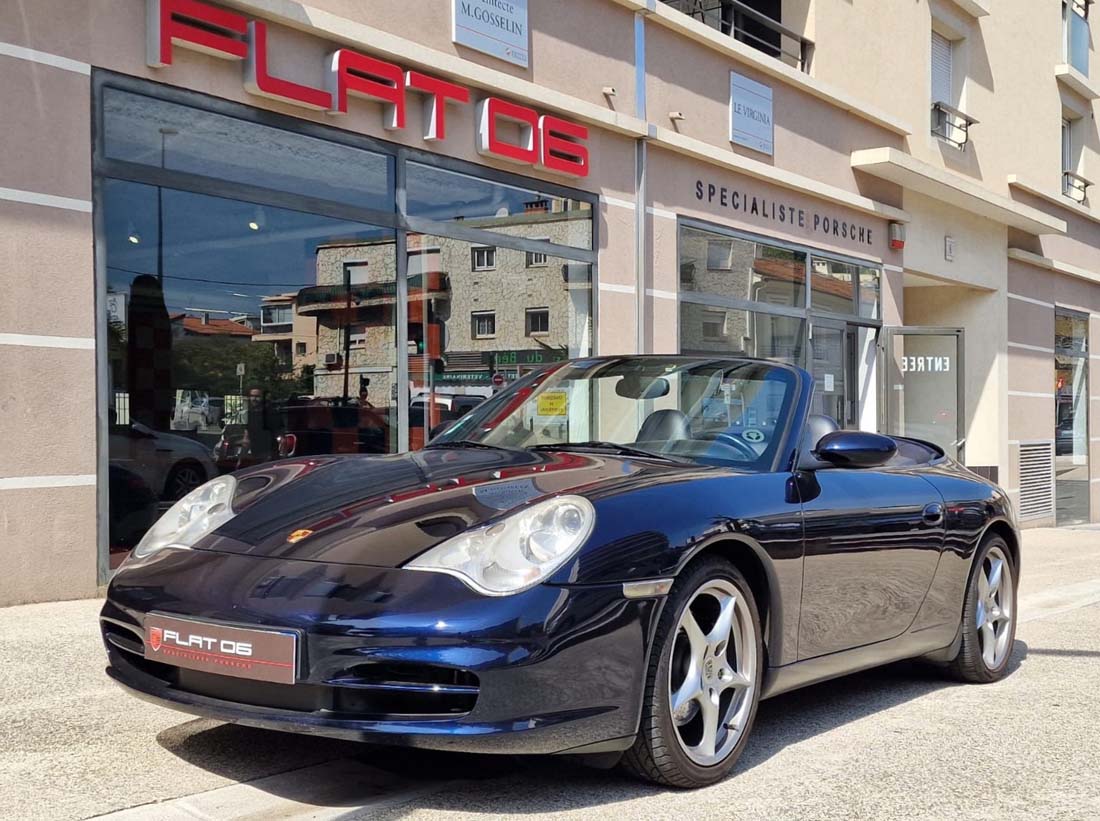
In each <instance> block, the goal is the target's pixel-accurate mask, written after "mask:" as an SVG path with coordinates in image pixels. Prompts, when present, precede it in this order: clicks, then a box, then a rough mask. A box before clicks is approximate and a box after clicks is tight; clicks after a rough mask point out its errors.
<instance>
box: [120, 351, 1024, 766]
mask: <svg viewBox="0 0 1100 821" xmlns="http://www.w3.org/2000/svg"><path fill="white" fill-rule="evenodd" d="M812 398H813V378H812V377H811V375H810V374H809V373H807V372H806V371H803V370H801V369H798V368H794V367H789V366H785V365H779V364H775V363H771V362H764V361H755V360H745V359H714V358H710V357H670V356H623V357H601V358H591V359H584V360H577V361H573V362H558V363H554V364H551V365H548V366H546V367H544V368H542V369H541V370H538V371H536V372H534V373H532V374H530V375H528V376H525V377H522V378H520V379H518V380H516V381H515V382H513V383H512V384H511V385H509V386H507V387H505V388H504V389H503V390H501V391H500V392H498V393H496V394H495V395H494V396H492V397H491V398H489V399H487V400H485V401H484V402H482V403H481V404H479V405H478V406H477V407H476V408H474V409H473V410H472V411H470V412H469V413H467V414H466V416H464V417H463V418H462V419H461V420H459V421H457V422H455V423H453V424H451V425H449V426H448V427H447V429H446V430H445V431H444V432H443V433H441V434H440V435H439V436H437V437H436V438H435V439H433V440H432V441H431V442H430V443H429V444H428V445H427V446H426V447H425V448H424V449H423V450H420V451H417V452H414V453H408V454H400V455H397V454H394V455H388V456H363V455H360V452H358V451H354V450H352V451H349V452H348V453H346V454H342V455H327V456H313V455H311V456H308V457H307V458H292V459H285V460H281V461H277V462H273V463H270V464H263V465H257V466H256V467H253V468H249V469H246V470H241V471H240V472H238V473H236V474H233V475H229V476H221V477H219V478H217V479H214V480H213V481H211V482H209V483H207V484H206V485H204V486H202V487H201V488H199V489H197V490H195V491H194V492H193V493H192V494H190V495H189V496H188V497H187V498H186V499H185V500H183V501H181V502H180V504H179V507H177V508H176V509H174V510H173V511H170V512H169V513H168V514H166V515H165V516H164V517H163V518H162V519H161V520H160V521H159V522H158V523H157V524H156V525H155V526H154V527H153V528H152V529H151V530H150V531H149V532H148V534H147V535H146V536H145V537H144V538H143V539H142V541H141V543H140V544H139V545H138V546H137V547H136V548H135V549H134V551H133V554H132V556H131V558H130V559H128V560H127V562H126V563H125V564H124V565H123V567H122V568H121V569H120V570H119V572H118V573H117V574H116V575H115V576H114V578H113V580H112V582H111V585H110V588H109V591H108V594H107V600H106V602H105V604H104V607H103V612H102V616H101V626H102V631H103V636H104V639H105V646H106V648H107V653H108V658H109V663H110V667H109V668H108V671H109V674H110V675H111V676H112V677H113V678H114V679H115V680H116V681H118V682H120V683H122V684H123V685H124V686H126V687H128V688H130V689H131V690H134V691H136V692H138V693H140V694H141V695H142V696H143V697H145V698H147V699H151V700H154V701H157V702H160V703H162V704H166V705H168V706H173V707H176V708H179V709H181V710H184V711H187V712H190V713H194V714H198V715H203V716H209V717H211V718H214V719H219V720H228V721H234V722H240V723H244V724H254V725H257V726H261V727H267V728H277V729H282V730H291V731H301V732H309V733H320V734H329V735H333V736H337V737H346V738H355V739H360V740H369V741H376V742H379V743H391V744H409V745H415V746H418V747H435V748H442V749H449V750H453V751H468V752H475V751H481V752H496V753H502V752H508V753H569V754H573V755H581V756H587V755H598V756H599V760H600V761H601V762H604V763H606V762H608V761H612V762H613V761H619V762H620V763H621V764H622V765H623V766H624V767H625V768H626V769H627V770H629V771H630V772H632V773H635V774H637V775H640V776H642V777H644V778H648V779H650V780H653V781H657V782H660V783H663V784H669V785H675V786H680V787H697V786H702V785H706V784H711V783H714V782H715V781H717V780H719V779H721V778H723V777H724V776H725V775H726V774H727V773H728V772H729V771H730V769H731V768H732V767H733V765H734V763H735V762H736V761H737V759H738V757H739V756H740V755H741V753H742V751H743V750H744V749H745V747H746V745H747V744H748V743H749V736H750V732H751V729H752V725H753V721H754V717H755V714H756V709H757V705H758V703H759V701H760V700H761V699H762V698H768V697H771V696H774V695H777V694H780V693H784V692H787V691H790V690H793V689H796V688H799V687H802V686H805V685H807V684H809V683H812V682H817V681H822V680H825V679H828V678H831V677H834V676H838V675H843V674H845V673H849V672H853V671H856V670H862V669H865V668H867V667H871V666H874V665H878V664H885V663H888V662H891V661H896V660H901V659H910V658H922V659H925V660H928V661H931V662H935V663H937V664H939V665H941V666H943V667H944V668H945V670H946V672H947V673H948V674H949V675H951V676H952V677H954V678H957V679H961V680H964V681H972V682H988V681H994V680H996V679H999V678H1001V677H1002V676H1004V675H1005V674H1006V673H1007V672H1008V671H1009V669H1010V666H1011V662H1010V658H1011V655H1012V646H1013V640H1014V633H1015V625H1016V609H1015V608H1016V585H1017V579H1018V573H1019V551H1018V546H1019V535H1018V532H1017V529H1016V525H1015V522H1014V518H1013V512H1012V507H1011V504H1010V503H1009V501H1008V498H1007V496H1006V494H1005V493H1004V492H1003V491H1002V490H1001V489H999V488H998V487H996V485H994V484H992V483H990V482H988V481H987V480H985V479H983V478H981V477H979V476H977V475H975V474H974V473H971V472H970V471H968V470H966V469H965V468H963V467H961V466H960V465H958V464H956V463H955V462H954V461H952V460H951V459H950V458H948V457H947V456H946V455H944V453H943V451H942V450H941V449H940V448H938V447H936V446H935V445H932V444H928V443H924V442H920V441H917V440H913V439H906V438H901V437H889V436H883V435H880V434H877V433H868V432H862V431H850V430H839V428H838V425H837V423H836V421H835V420H833V419H830V418H829V417H827V416H822V415H817V414H812V413H811V412H810V408H811V407H812ZM423 401H424V402H425V403H427V402H429V401H431V400H430V399H424V400H423ZM426 409H427V408H426ZM299 410H302V411H303V412H307V413H308V412H311V411H313V412H317V413H319V414H320V415H321V417H322V418H324V419H325V420H326V421H325V425H326V426H329V425H332V424H333V423H334V421H337V420H336V417H339V416H341V415H344V414H348V415H351V416H352V419H353V421H354V422H355V423H356V424H359V423H360V422H361V416H360V415H361V414H362V412H363V409H360V408H355V407H340V408H326V407H324V406H323V405H309V404H308V403H307V404H306V405H305V406H304V407H303V408H300V409H299ZM330 417H331V418H330ZM386 421H387V422H388V420H386ZM294 429H295V430H299V431H300V430H303V428H302V427H301V425H300V424H299V423H295V425H294ZM185 511H186V513H187V515H182V513H183V512H185ZM189 548H194V549H189ZM941 559H942V560H941ZM169 630H170V631H172V634H173V635H176V636H193V635H199V636H204V637H208V638H210V639H211V640H214V641H217V640H220V639H228V640H231V641H239V640H241V636H242V633H241V631H242V630H243V631H244V633H243V635H244V636H247V637H248V640H249V642H250V652H251V653H252V654H251V655H249V656H248V657H247V658H237V659H233V662H234V664H233V665H232V666H226V665H222V664H215V663H212V662H211V660H210V659H209V658H208V654H204V653H194V652H189V651H188V647H189V645H188V644H187V643H186V640H184V641H185V643H184V644H183V645H182V647H181V646H172V647H169V648H167V650H165V649H164V647H163V642H164V637H165V636H167V635H168V631H169ZM253 651H254V652H253ZM609 671H613V675H609ZM242 680H243V681H242ZM258 682H263V683H262V684H260V683H258ZM548 716H549V717H552V720H548V719H547V717H548Z"/></svg>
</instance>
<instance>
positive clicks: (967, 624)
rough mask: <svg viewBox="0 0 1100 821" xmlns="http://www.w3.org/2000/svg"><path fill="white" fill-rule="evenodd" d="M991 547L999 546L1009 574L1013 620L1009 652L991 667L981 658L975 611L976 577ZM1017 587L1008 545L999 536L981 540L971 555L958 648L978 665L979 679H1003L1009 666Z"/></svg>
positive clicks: (1017, 615)
mask: <svg viewBox="0 0 1100 821" xmlns="http://www.w3.org/2000/svg"><path fill="white" fill-rule="evenodd" d="M994 547H996V548H999V549H1000V551H1001V553H1002V554H1004V556H1005V560H1006V561H1007V563H1008V567H1009V571H1010V573H1011V575H1012V579H1011V582H1012V583H1011V584H1010V585H1009V587H1010V589H1011V592H1012V622H1011V623H1010V625H1009V630H1010V635H1009V639H1008V652H1007V653H1005V657H1004V658H1003V659H1002V660H1001V663H1000V664H999V665H998V666H996V667H992V668H991V667H989V666H988V665H987V664H986V663H985V659H984V658H983V657H982V653H981V637H980V635H979V630H978V627H977V624H976V621H977V613H978V577H979V574H981V572H982V567H983V566H984V565H985V560H986V557H987V556H988V555H989V552H990V551H991V550H992V549H993V548H994ZM1018 586H1019V579H1018V578H1017V575H1016V565H1015V562H1014V561H1013V558H1012V551H1011V550H1009V549H1008V544H1007V543H1006V542H1005V540H1004V539H1003V538H1001V537H1000V536H991V537H990V538H988V539H986V540H985V541H984V542H982V544H981V546H980V547H979V548H978V551H977V553H976V554H975V556H974V564H973V566H972V568H971V572H970V583H969V585H968V589H967V595H966V609H965V611H964V613H963V619H964V623H963V631H964V636H963V647H962V649H961V650H960V654H965V653H970V654H971V655H972V663H973V664H974V665H976V666H978V667H979V669H980V673H981V674H983V675H980V678H981V679H982V680H984V681H996V680H998V679H1000V678H1002V677H1003V676H1004V674H1005V672H1006V671H1007V669H1008V665H1009V663H1010V662H1011V661H1012V651H1013V647H1014V645H1015V643H1016V625H1017V623H1018V621H1019V608H1018V602H1019V597H1018V595H1017V592H1018Z"/></svg>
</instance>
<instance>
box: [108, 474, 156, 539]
mask: <svg viewBox="0 0 1100 821" xmlns="http://www.w3.org/2000/svg"><path fill="white" fill-rule="evenodd" d="M107 471H108V472H107V476H108V487H109V493H108V500H109V501H108V505H109V511H108V539H109V541H110V546H111V552H112V553H116V552H120V551H127V550H130V549H131V548H133V547H134V546H135V545H136V544H137V543H138V542H140V541H141V537H142V536H144V535H145V531H147V530H148V529H149V528H150V527H152V526H153V522H155V521H156V520H157V494H155V493H154V492H153V489H152V488H151V487H149V485H148V484H147V483H146V482H145V480H144V479H142V478H141V476H140V475H138V474H137V473H135V472H134V471H132V470H130V469H129V468H125V467H123V466H122V465H117V464H114V463H112V464H110V465H109V466H108V468H107Z"/></svg>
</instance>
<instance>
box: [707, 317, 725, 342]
mask: <svg viewBox="0 0 1100 821" xmlns="http://www.w3.org/2000/svg"><path fill="white" fill-rule="evenodd" d="M702 328H703V339H705V340H708V341H710V340H720V339H725V338H726V312H725V311H721V310H705V311H704V312H703V317H702Z"/></svg>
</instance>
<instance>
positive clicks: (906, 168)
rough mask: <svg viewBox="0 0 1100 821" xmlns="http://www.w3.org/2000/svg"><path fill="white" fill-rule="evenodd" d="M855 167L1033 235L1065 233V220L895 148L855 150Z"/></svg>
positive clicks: (853, 156)
mask: <svg viewBox="0 0 1100 821" xmlns="http://www.w3.org/2000/svg"><path fill="white" fill-rule="evenodd" d="M852 168H853V169H855V170H856V171H862V172H864V173H865V174H870V175H871V176H873V177H878V178H879V179H883V180H888V181H890V182H892V183H896V184H897V185H900V186H901V187H902V188H905V189H907V190H909V191H915V192H916V193H918V194H923V195H924V196H926V197H931V198H932V199H936V200H939V201H940V202H944V203H947V204H948V205H953V206H955V207H956V208H959V209H961V210H963V211H968V212H970V213H972V214H977V215H979V216H982V217H985V218H986V219H990V220H993V221H994V222H999V223H1001V224H1003V225H1009V226H1011V227H1013V228H1019V229H1020V230H1021V231H1027V232H1028V233H1030V234H1064V233H1065V232H1066V222H1065V220H1060V219H1058V218H1057V217H1052V216H1051V215H1050V214H1047V213H1046V212H1044V211H1040V210H1039V209H1038V208H1032V207H1030V206H1028V205H1023V204H1022V203H1019V202H1016V201H1015V200H1013V199H1010V198H1009V197H1005V196H1002V195H1000V194H994V193H993V192H992V191H989V190H987V189H986V188H985V187H984V186H982V185H980V184H979V183H976V182H974V181H973V180H969V179H967V178H966V177H963V176H960V175H959V174H955V173H952V172H951V171H946V170H944V169H942V168H937V167H936V166H934V165H931V164H929V163H926V162H922V161H921V160H918V159H916V158H915V157H913V156H911V155H909V154H906V153H905V152H904V151H899V150H898V149H896V148H889V147H883V148H866V149H863V150H861V151H853V152H852Z"/></svg>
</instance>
